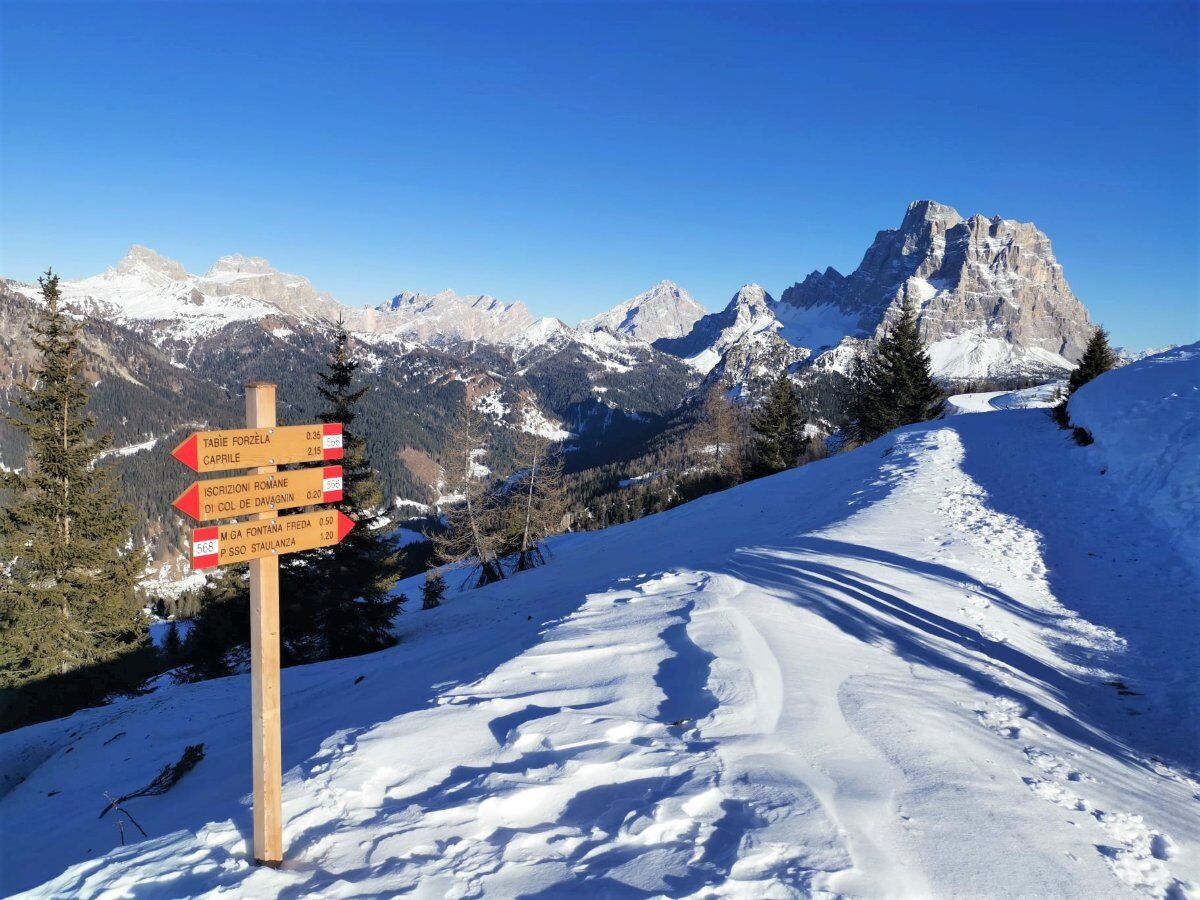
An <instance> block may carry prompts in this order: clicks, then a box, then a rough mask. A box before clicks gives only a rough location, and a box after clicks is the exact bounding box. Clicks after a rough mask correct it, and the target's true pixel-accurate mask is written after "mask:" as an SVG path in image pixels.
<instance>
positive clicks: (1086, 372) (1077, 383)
mask: <svg viewBox="0 0 1200 900" xmlns="http://www.w3.org/2000/svg"><path fill="white" fill-rule="evenodd" d="M1116 366H1117V355H1116V354H1115V353H1113V351H1112V347H1110V346H1109V345H1108V332H1107V331H1105V330H1104V328H1103V327H1102V326H1100V325H1097V326H1096V330H1095V331H1093V332H1092V337H1091V340H1089V341H1088V345H1087V349H1086V350H1084V351H1083V358H1082V359H1081V360H1079V365H1078V366H1077V367H1076V368H1075V371H1074V372H1072V373H1071V380H1070V383H1069V387H1070V393H1072V394H1073V393H1075V392H1076V391H1077V390H1079V389H1080V388H1081V387H1083V386H1084V385H1085V384H1087V383H1088V382H1089V381H1091V380H1092V379H1093V378H1095V377H1096V376H1097V375H1103V374H1104V373H1105V372H1107V371H1109V370H1110V369H1115V368H1116Z"/></svg>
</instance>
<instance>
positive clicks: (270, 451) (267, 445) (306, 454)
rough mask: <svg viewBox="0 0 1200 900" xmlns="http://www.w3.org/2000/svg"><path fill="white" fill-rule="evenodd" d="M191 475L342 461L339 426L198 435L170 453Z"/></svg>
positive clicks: (293, 427)
mask: <svg viewBox="0 0 1200 900" xmlns="http://www.w3.org/2000/svg"><path fill="white" fill-rule="evenodd" d="M171 455H172V456H174V457H175V458H176V459H177V460H179V461H180V462H181V463H183V464H184V465H185V466H187V467H188V468H189V469H191V470H193V471H195V472H223V471H226V470H228V469H250V468H257V467H258V466H284V465H288V464H289V463H305V462H321V461H322V460H331V459H341V458H342V426H341V425H338V424H332V425H322V424H317V425H287V426H283V427H280V428H233V429H229V430H227V431H198V432H196V433H195V434H193V435H191V436H190V437H189V438H187V439H186V440H185V441H184V442H183V443H181V444H180V445H179V446H178V447H176V448H175V449H174V450H172V451H171Z"/></svg>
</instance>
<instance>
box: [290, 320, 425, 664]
mask: <svg viewBox="0 0 1200 900" xmlns="http://www.w3.org/2000/svg"><path fill="white" fill-rule="evenodd" d="M358 368H359V362H358V361H357V360H356V359H354V357H353V353H352V350H351V346H350V335H349V333H348V332H347V331H346V326H345V323H344V322H342V321H340V320H339V321H338V323H337V327H336V329H335V331H334V335H333V347H332V348H331V350H330V355H329V361H328V368H327V370H326V371H325V372H322V373H320V378H321V384H320V386H319V387H318V390H319V391H320V394H321V397H322V398H324V400H325V404H326V406H325V409H324V410H322V411H321V412H320V413H318V414H317V418H318V419H319V420H320V421H322V422H326V423H337V424H340V425H341V426H342V491H343V499H342V501H341V503H339V504H337V508H338V509H340V510H341V511H342V512H343V513H344V514H345V515H347V516H348V517H349V518H351V519H353V520H354V522H355V526H354V529H353V530H352V531H351V532H350V533H349V534H348V535H347V536H346V537H345V539H344V540H342V542H341V543H339V544H336V545H335V546H333V547H329V548H326V549H323V550H319V551H315V552H314V553H312V554H305V557H306V558H298V559H297V560H296V561H295V562H294V564H292V565H290V566H288V567H287V568H286V569H285V571H284V572H283V573H282V576H283V579H284V582H285V583H286V587H284V589H283V590H284V592H283V593H282V596H283V598H284V601H285V602H286V603H287V604H288V607H289V610H288V611H289V613H290V623H289V615H284V616H282V617H281V624H282V627H283V637H284V641H285V644H286V646H287V649H288V651H289V656H290V657H291V660H292V661H307V660H313V659H331V658H338V657H342V656H354V655H357V654H360V653H370V652H371V651H374V650H381V649H383V648H384V647H390V646H391V645H392V644H394V643H395V642H396V641H395V637H394V636H393V635H392V632H391V624H392V619H394V618H395V616H396V614H397V612H399V609H400V602H401V601H400V599H399V598H397V597H393V596H392V595H391V590H392V588H393V587H394V586H395V584H396V581H397V580H398V579H399V572H400V551H399V550H397V549H396V547H395V546H394V541H393V540H392V539H390V538H389V537H388V536H387V535H386V534H385V533H383V530H382V528H381V527H380V526H381V525H382V524H384V523H383V522H382V519H381V516H380V513H379V509H380V507H381V505H382V494H381V492H380V489H379V483H378V480H377V477H376V473H375V470H374V469H373V468H372V466H371V462H370V459H369V458H368V456H367V452H366V442H365V441H364V440H363V438H362V437H361V436H360V435H359V434H358V432H357V429H356V427H355V420H356V419H357V418H358V404H359V402H360V401H361V400H362V398H363V397H364V396H365V395H366V393H367V388H366V387H357V386H356V379H355V372H356V371H357V370H358ZM289 624H290V627H289Z"/></svg>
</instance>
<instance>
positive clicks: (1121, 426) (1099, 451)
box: [1069, 342, 1200, 568]
mask: <svg viewBox="0 0 1200 900" xmlns="http://www.w3.org/2000/svg"><path fill="white" fill-rule="evenodd" d="M1069 411H1070V414H1071V421H1072V423H1073V424H1075V425H1079V426H1081V427H1083V428H1086V429H1087V430H1088V431H1089V432H1090V433H1091V435H1092V437H1093V438H1094V440H1095V441H1096V443H1095V444H1094V445H1093V448H1092V451H1091V454H1090V455H1091V457H1092V459H1093V461H1094V464H1095V465H1097V466H1098V467H1099V468H1101V469H1103V470H1105V471H1106V472H1107V474H1108V477H1110V478H1111V479H1112V480H1113V481H1114V482H1115V485H1116V487H1115V489H1116V492H1117V493H1118V494H1119V495H1120V496H1121V497H1122V498H1124V499H1125V500H1126V501H1127V502H1130V503H1137V504H1139V505H1140V506H1142V507H1143V508H1145V509H1146V510H1147V511H1149V512H1150V513H1151V514H1152V515H1153V516H1155V517H1156V518H1158V519H1159V520H1160V521H1162V522H1163V524H1164V525H1166V526H1167V528H1168V529H1169V530H1170V531H1171V532H1173V533H1174V534H1176V535H1177V536H1178V538H1179V540H1180V541H1181V542H1182V545H1183V548H1184V555H1185V557H1186V558H1188V559H1190V560H1191V561H1192V562H1193V563H1195V564H1196V566H1197V567H1198V568H1200V528H1197V525H1198V524H1200V342H1198V343H1195V344H1188V345H1187V346H1184V347H1175V348H1173V349H1171V350H1168V351H1166V352H1164V353H1160V354H1158V355H1156V356H1149V357H1146V358H1145V359H1142V360H1139V361H1137V362H1134V363H1131V364H1130V365H1128V366H1126V367H1125V368H1123V369H1119V370H1116V371H1113V372H1107V373H1105V374H1104V375H1101V376H1100V377H1099V378H1097V379H1095V380H1094V381H1091V382H1089V383H1088V384H1085V385H1084V386H1083V387H1082V388H1080V389H1079V391H1078V392H1076V394H1075V395H1074V396H1073V397H1072V398H1071V403H1070V407H1069Z"/></svg>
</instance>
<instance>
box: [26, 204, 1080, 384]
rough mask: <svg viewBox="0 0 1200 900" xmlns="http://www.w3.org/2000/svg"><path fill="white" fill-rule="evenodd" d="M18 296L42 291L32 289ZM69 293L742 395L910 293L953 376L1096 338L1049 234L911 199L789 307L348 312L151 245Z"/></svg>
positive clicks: (881, 315)
mask: <svg viewBox="0 0 1200 900" xmlns="http://www.w3.org/2000/svg"><path fill="white" fill-rule="evenodd" d="M18 289H20V290H23V291H24V292H25V293H26V294H28V295H31V296H33V295H35V294H36V289H35V286H32V285H24V286H18ZM63 292H64V295H65V296H66V297H67V298H68V299H69V300H70V301H71V302H72V303H73V304H74V305H75V306H76V307H77V308H78V309H80V310H81V311H85V312H88V313H91V314H94V315H99V316H103V317H105V318H107V319H110V320H116V321H137V322H143V323H152V324H153V326H154V329H153V331H154V335H153V336H155V337H157V338H158V339H160V340H161V339H163V338H166V337H168V336H169V337H171V338H174V339H176V340H182V341H186V340H188V339H189V337H196V336H201V335H204V334H209V333H211V332H212V331H214V330H216V329H219V328H221V327H223V326H224V325H225V324H227V323H229V322H233V321H246V320H262V319H266V318H270V317H272V316H275V317H277V316H280V315H283V316H290V317H295V318H298V319H301V320H308V321H322V322H329V321H332V320H335V319H337V318H339V317H340V318H342V319H344V320H345V321H346V323H347V325H348V326H349V327H350V329H351V330H352V331H355V332H359V333H361V334H364V335H373V336H378V337H385V338H388V339H393V340H400V341H412V342H419V343H423V344H428V345H432V346H447V345H452V344H455V343H461V342H481V343H487V344H492V345H495V346H523V347H529V346H536V345H539V344H542V343H545V342H547V341H551V340H553V341H558V342H562V341H564V340H567V341H572V340H574V341H579V340H581V339H582V341H583V343H584V344H588V345H594V341H592V340H591V339H588V338H587V336H588V335H592V334H595V333H597V332H600V331H603V332H606V333H608V334H610V335H612V336H614V337H615V338H617V339H618V340H619V341H623V342H633V343H638V344H642V345H647V346H652V347H653V348H654V349H655V350H657V351H659V352H662V353H667V354H670V355H672V356H675V357H677V358H680V359H682V360H684V361H685V362H686V363H687V364H688V365H689V366H691V367H692V368H693V369H694V370H696V371H697V372H698V373H699V374H701V375H704V374H708V373H710V372H712V371H713V370H714V369H717V368H718V367H720V369H721V372H722V373H724V375H723V377H724V378H725V379H726V380H727V381H730V382H731V386H735V385H736V384H737V383H739V382H738V381H737V380H736V379H737V378H740V377H741V376H742V375H743V374H744V373H746V372H747V371H752V370H755V369H756V368H762V367H763V366H766V367H767V368H772V367H777V366H778V365H779V364H780V361H783V362H784V364H786V365H789V366H793V367H795V366H801V367H803V366H806V365H813V366H815V367H816V368H817V369H818V370H821V369H830V368H833V369H844V366H845V362H846V361H847V360H848V359H849V357H850V355H851V353H852V352H853V350H854V349H855V348H856V347H857V346H858V345H859V344H860V343H861V342H863V341H868V340H871V339H873V338H876V337H878V336H879V335H880V334H881V333H882V331H883V330H884V329H885V328H886V327H887V326H888V324H889V323H890V322H891V321H892V320H893V319H894V318H895V316H896V314H897V311H898V310H899V307H900V305H901V303H902V302H903V301H904V300H905V299H911V300H912V301H913V302H915V303H916V305H917V307H918V309H919V312H920V327H921V332H922V335H923V336H924V338H925V340H926V342H927V345H928V347H929V352H930V356H931V358H932V360H933V363H934V368H935V370H936V372H937V374H938V375H940V376H942V377H944V378H947V379H980V378H998V377H999V378H1003V377H1030V376H1041V375H1046V376H1056V375H1061V374H1062V373H1064V372H1066V371H1069V370H1070V369H1071V367H1072V366H1073V365H1074V363H1075V361H1076V360H1077V359H1078V358H1079V356H1080V354H1081V353H1082V351H1083V347H1084V345H1085V344H1086V341H1087V338H1088V336H1089V334H1090V329H1091V322H1090V319H1089V317H1088V312H1087V310H1086V309H1085V308H1084V306H1083V304H1082V303H1081V302H1080V301H1079V299H1078V298H1077V297H1075V295H1074V294H1073V293H1072V292H1071V289H1070V287H1069V285H1068V284H1067V281H1066V279H1065V278H1064V276H1063V271H1062V266H1061V265H1059V263H1058V261H1057V260H1056V259H1055V257H1054V253H1053V250H1052V248H1051V245H1050V240H1049V238H1048V237H1047V236H1046V235H1045V234H1044V233H1043V232H1041V231H1040V230H1038V229H1037V228H1036V227H1035V226H1034V225H1032V224H1028V223H1019V222H1015V221H1012V220H1009V219H1002V218H1000V217H999V216H996V217H993V218H991V219H988V218H984V217H983V216H979V215H976V216H972V217H970V218H963V217H962V216H961V215H959V213H958V212H957V211H955V210H954V209H952V208H950V207H949V206H944V205H942V204H939V203H935V202H933V201H928V200H924V201H919V202H916V203H913V204H911V205H910V206H909V208H908V210H907V212H906V213H905V215H904V218H903V221H902V222H901V223H900V226H899V227H898V228H894V229H887V230H884V231H881V232H879V233H878V234H877V236H876V238H875V240H874V242H873V243H872V244H871V246H870V247H869V248H868V249H867V251H866V253H865V255H864V256H863V260H862V262H861V264H860V265H859V266H858V268H857V269H855V270H854V271H853V272H852V273H851V274H849V275H842V274H841V273H839V272H838V271H836V270H835V269H832V268H827V269H826V270H825V271H823V272H812V273H811V274H809V275H808V276H807V277H805V278H804V279H803V280H802V281H799V282H797V283H795V284H793V285H791V286H790V287H788V288H787V289H786V290H784V291H783V293H782V294H781V295H780V297H779V299H778V300H776V299H775V298H773V297H772V296H771V295H770V294H769V293H768V292H767V291H766V290H765V289H764V288H763V287H762V286H760V285H757V284H749V285H746V286H744V287H743V288H741V289H740V290H739V291H738V292H737V293H736V294H735V295H734V297H733V299H732V300H731V301H730V302H729V304H728V305H727V306H726V307H725V308H724V309H722V310H720V311H719V312H715V313H706V312H705V310H704V308H703V307H702V306H701V305H700V304H699V303H697V302H696V301H695V300H694V299H693V298H692V297H691V296H690V295H689V294H688V293H687V291H685V290H684V289H683V288H681V287H679V286H678V285H676V284H674V283H673V282H670V281H663V282H660V283H659V284H657V285H655V286H653V287H652V288H651V289H650V290H648V291H646V292H645V293H642V294H639V295H638V296H636V297H633V298H631V299H629V300H626V301H624V302H622V303H619V304H617V305H616V306H614V307H613V308H612V309H610V310H608V311H606V312H604V313H601V314H599V315H597V316H593V317H591V318H588V319H585V320H584V321H583V322H581V323H580V324H579V326H578V327H577V328H571V327H570V326H568V325H566V324H565V323H563V322H561V321H560V320H558V319H554V318H545V319H535V318H534V316H533V315H532V314H530V312H529V310H528V309H527V308H526V307H525V305H524V304H523V303H521V302H519V301H518V302H513V303H506V302H503V301H500V300H497V299H496V298H494V297H491V296H488V295H476V296H461V295H459V294H456V293H455V292H453V291H443V292H441V293H437V294H432V295H426V294H419V293H413V292H410V291H404V292H401V293H398V294H396V295H395V296H394V297H392V298H391V299H390V300H388V301H387V302H384V303H381V304H379V305H378V306H375V307H373V308H363V307H349V306H346V305H344V304H342V303H339V302H338V301H337V300H336V299H334V297H333V296H332V295H331V294H329V293H327V292H322V291H318V290H316V289H315V288H314V287H313V285H312V284H311V283H310V282H309V280H308V279H307V278H305V277H303V276H301V275H291V274H287V273H284V272H279V271H277V270H276V269H274V268H272V267H271V265H270V264H269V263H268V262H267V261H266V260H264V259H261V258H258V257H244V256H240V255H233V256H225V257H222V258H221V259H219V260H217V261H216V262H215V263H214V264H213V265H212V266H211V267H210V268H209V270H208V271H207V272H206V273H205V274H204V275H190V274H188V273H187V272H185V271H184V269H183V267H182V266H181V265H180V264H179V263H177V262H175V261H173V260H170V259H166V258H164V257H162V256H159V255H158V254H157V253H155V252H154V251H152V250H148V249H147V248H145V247H140V246H135V247H133V248H132V249H131V250H130V251H129V254H128V255H127V256H126V257H125V258H124V259H123V260H121V261H120V262H119V263H117V265H116V266H114V267H112V268H110V269H108V270H106V271H105V272H103V273H101V274H100V275H95V276H92V277H90V278H84V279H80V280H77V281H69V282H65V283H64V284H63ZM377 339H378V338H376V340H377ZM731 353H732V357H731V358H728V359H727V357H729V356H730V354H731Z"/></svg>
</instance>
